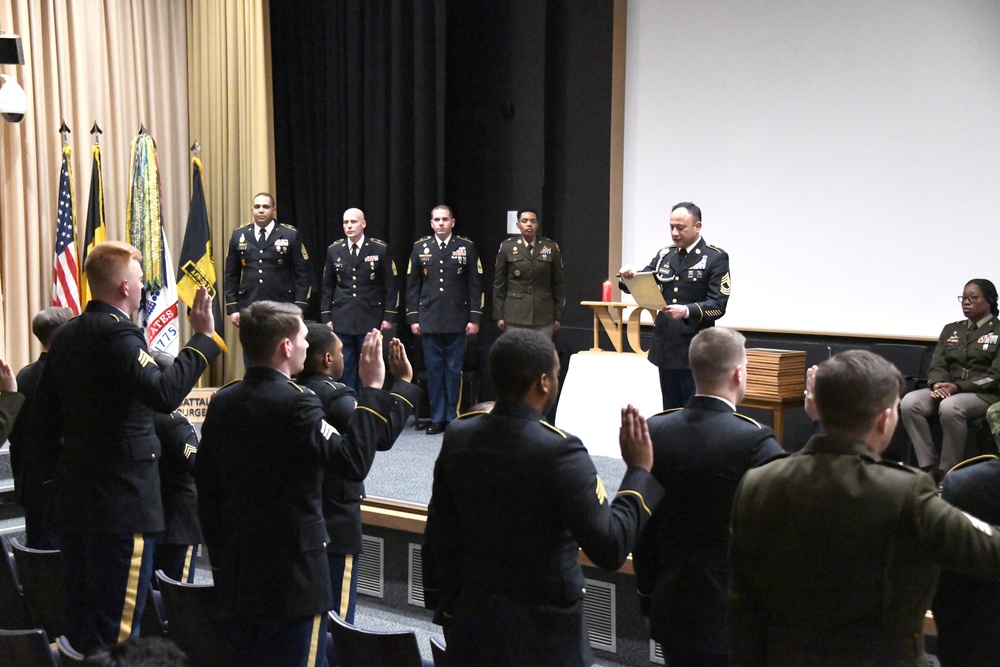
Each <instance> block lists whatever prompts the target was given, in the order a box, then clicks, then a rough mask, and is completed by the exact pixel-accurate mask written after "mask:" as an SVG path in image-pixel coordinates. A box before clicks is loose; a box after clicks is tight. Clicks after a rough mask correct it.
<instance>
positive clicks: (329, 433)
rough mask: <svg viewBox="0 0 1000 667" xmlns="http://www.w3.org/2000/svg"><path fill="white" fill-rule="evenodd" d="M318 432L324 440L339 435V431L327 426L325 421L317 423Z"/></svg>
mask: <svg viewBox="0 0 1000 667" xmlns="http://www.w3.org/2000/svg"><path fill="white" fill-rule="evenodd" d="M319 432H320V433H321V434H322V435H323V439H324V440H329V439H330V438H332V437H333V436H335V435H340V431H338V430H337V429H335V428H334V427H333V426H331V425H330V424H328V423H327V422H326V420H325V419H321V420H320V422H319Z"/></svg>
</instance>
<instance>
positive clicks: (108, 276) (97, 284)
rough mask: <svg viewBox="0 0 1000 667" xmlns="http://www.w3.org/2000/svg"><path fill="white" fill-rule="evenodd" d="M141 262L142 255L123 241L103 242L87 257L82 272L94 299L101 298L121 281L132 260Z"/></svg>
mask: <svg viewBox="0 0 1000 667" xmlns="http://www.w3.org/2000/svg"><path fill="white" fill-rule="evenodd" d="M133 259H134V260H136V261H137V262H141V261H142V253H141V252H139V250H138V249H137V248H136V247H135V246H132V245H130V244H128V243H124V242H123V241H104V242H102V243H98V244H97V245H96V246H94V249H93V250H91V251H90V254H89V255H87V261H86V262H84V265H83V270H84V272H86V274H87V281H88V282H89V283H90V289H91V291H92V292H93V293H94V297H95V298H103V297H105V296H107V295H108V294H109V292H111V291H113V290H114V289H115V288H116V287H117V286H118V284H119V282H120V281H121V278H122V276H123V275H124V274H125V271H126V270H127V269H128V267H129V265H130V264H131V263H132V260H133Z"/></svg>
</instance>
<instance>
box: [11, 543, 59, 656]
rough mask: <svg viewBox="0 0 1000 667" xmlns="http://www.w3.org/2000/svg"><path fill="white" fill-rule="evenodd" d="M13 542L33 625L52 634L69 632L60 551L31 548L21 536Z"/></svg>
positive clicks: (19, 574)
mask: <svg viewBox="0 0 1000 667" xmlns="http://www.w3.org/2000/svg"><path fill="white" fill-rule="evenodd" d="M10 543H11V546H12V547H13V548H14V565H15V566H16V567H17V578H18V581H19V582H20V583H21V590H22V591H23V594H24V604H25V607H26V608H27V610H28V617H29V620H30V622H31V624H32V626H34V627H36V628H42V629H43V630H45V632H46V633H48V636H50V637H58V636H59V635H62V634H65V630H64V624H65V616H66V584H65V582H64V580H63V573H62V567H61V565H60V556H59V552H58V551H50V550H43V549H29V548H28V547H25V546H23V545H22V544H21V543H20V542H19V541H18V540H17V538H13V539H11V541H10Z"/></svg>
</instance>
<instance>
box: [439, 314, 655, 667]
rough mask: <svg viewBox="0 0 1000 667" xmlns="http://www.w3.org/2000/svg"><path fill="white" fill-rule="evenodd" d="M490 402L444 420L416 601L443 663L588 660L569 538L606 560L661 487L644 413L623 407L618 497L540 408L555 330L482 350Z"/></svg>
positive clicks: (506, 338)
mask: <svg viewBox="0 0 1000 667" xmlns="http://www.w3.org/2000/svg"><path fill="white" fill-rule="evenodd" d="M489 364H490V376H491V377H492V378H493V384H494V386H495V388H496V392H497V403H496V406H495V407H494V408H493V410H492V412H488V413H487V412H471V413H467V414H465V415H463V416H462V417H461V418H459V419H458V420H456V421H455V422H453V423H452V425H451V427H450V428H448V430H447V431H445V434H444V442H443V444H442V446H441V453H440V454H439V455H438V458H437V461H436V462H435V464H434V484H433V490H432V493H431V501H430V504H429V505H428V508H427V529H426V531H425V532H424V545H423V551H422V554H423V564H424V569H423V575H424V603H425V604H426V606H427V607H428V608H429V609H433V610H434V622H435V623H438V624H440V625H443V627H444V633H445V639H446V640H447V643H448V651H447V655H446V658H447V664H450V665H477V666H484V667H489V666H490V665H564V666H567V667H575V666H580V667H582V666H583V665H590V664H592V663H593V660H592V657H591V654H590V646H589V641H588V636H587V630H586V623H585V621H584V615H583V596H584V592H585V591H584V579H583V573H582V572H581V570H580V563H579V550H580V549H581V548H582V549H583V551H584V553H585V554H587V557H588V558H590V559H591V560H592V561H593V562H594V563H595V564H596V565H597V566H598V567H602V568H605V569H612V570H613V569H617V568H618V567H620V566H621V564H622V563H623V562H625V559H626V558H627V557H628V554H629V551H630V550H631V548H632V545H633V544H634V543H635V539H636V537H637V536H638V534H639V532H640V531H641V530H642V527H643V525H644V524H645V523H646V520H647V519H648V518H649V514H650V512H651V511H652V510H653V509H655V508H656V505H657V503H658V502H659V501H660V498H661V497H662V495H663V489H662V488H661V487H660V485H659V484H658V483H657V482H656V480H655V479H654V478H653V477H652V476H651V475H650V473H649V470H650V468H651V467H652V465H653V447H652V443H651V442H650V441H649V432H648V431H647V430H646V427H645V421H644V420H643V419H642V417H641V416H640V415H639V413H638V411H637V410H635V408H633V407H632V406H629V407H628V408H626V409H623V410H622V431H621V437H620V444H621V452H622V458H623V459H624V460H625V463H626V465H627V466H628V468H627V470H626V472H625V476H624V477H623V478H622V482H621V484H620V485H619V487H618V493H617V494H616V495H613V494H611V490H610V489H606V488H605V486H604V483H603V482H602V481H601V478H600V477H599V476H598V474H597V471H596V470H595V469H594V462H593V461H592V460H591V458H590V455H589V454H588V453H587V448H586V447H584V446H583V443H581V442H580V440H579V438H577V437H575V436H572V435H569V434H567V433H563V432H562V431H560V430H559V429H557V428H555V427H554V426H552V425H551V424H548V423H547V422H545V421H544V420H543V418H542V415H544V414H545V413H546V412H547V411H548V410H549V408H551V407H552V404H553V403H554V402H555V399H556V396H557V395H558V393H559V357H558V356H557V355H556V350H555V347H554V346H553V345H552V340H551V339H550V338H548V337H546V336H544V335H542V334H541V333H539V332H537V331H532V330H530V329H513V330H511V331H508V332H507V333H505V334H503V335H502V336H500V338H499V339H498V340H497V342H496V343H495V344H494V346H493V349H492V350H491V351H490V362H489Z"/></svg>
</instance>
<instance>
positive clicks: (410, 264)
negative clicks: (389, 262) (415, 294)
mask: <svg viewBox="0 0 1000 667" xmlns="http://www.w3.org/2000/svg"><path fill="white" fill-rule="evenodd" d="M411 273H413V260H412V259H411V260H410V261H409V262H407V264H406V275H410V274H411Z"/></svg>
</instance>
